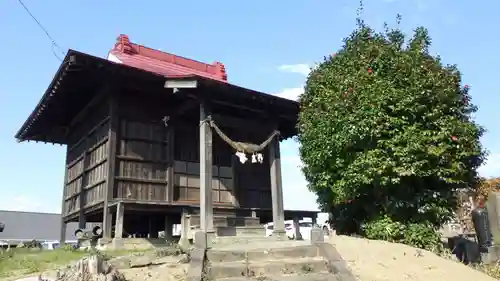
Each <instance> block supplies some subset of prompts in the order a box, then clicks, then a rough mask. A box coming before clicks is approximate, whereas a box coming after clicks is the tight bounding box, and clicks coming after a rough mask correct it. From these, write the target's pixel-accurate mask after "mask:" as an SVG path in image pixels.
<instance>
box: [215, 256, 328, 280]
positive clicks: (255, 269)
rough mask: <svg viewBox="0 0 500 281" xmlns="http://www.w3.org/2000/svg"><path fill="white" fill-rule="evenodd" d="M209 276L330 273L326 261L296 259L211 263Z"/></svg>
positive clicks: (319, 259) (320, 259)
mask: <svg viewBox="0 0 500 281" xmlns="http://www.w3.org/2000/svg"><path fill="white" fill-rule="evenodd" d="M208 268H209V270H208V275H209V277H210V278H212V279H217V278H228V277H242V276H246V277H262V276H280V275H283V274H309V273H321V272H324V273H325V272H328V267H327V264H326V261H325V260H323V259H322V258H296V259H287V260H268V261H260V262H251V263H246V262H241V261H240V262H221V263H210V265H209V267H208Z"/></svg>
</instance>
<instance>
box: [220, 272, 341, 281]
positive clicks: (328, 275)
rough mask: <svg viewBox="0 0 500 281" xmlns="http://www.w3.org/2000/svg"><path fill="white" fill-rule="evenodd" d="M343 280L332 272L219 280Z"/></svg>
mask: <svg viewBox="0 0 500 281" xmlns="http://www.w3.org/2000/svg"><path fill="white" fill-rule="evenodd" d="M256 280H263V281H341V279H340V278H339V275H334V274H332V273H309V274H300V275H297V274H293V275H280V276H265V277H261V278H255V277H246V276H242V277H229V278H219V279H217V281H256Z"/></svg>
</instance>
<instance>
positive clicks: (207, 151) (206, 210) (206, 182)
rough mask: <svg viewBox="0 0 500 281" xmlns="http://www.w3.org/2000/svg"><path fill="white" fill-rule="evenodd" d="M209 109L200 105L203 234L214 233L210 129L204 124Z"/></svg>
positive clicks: (206, 123) (201, 223) (204, 104)
mask: <svg viewBox="0 0 500 281" xmlns="http://www.w3.org/2000/svg"><path fill="white" fill-rule="evenodd" d="M210 114H211V112H210V108H209V107H208V104H206V103H200V228H201V230H202V231H204V232H210V233H212V232H214V231H215V230H214V213H213V202H212V129H211V127H210V124H209V123H208V122H206V121H207V120H208V118H210Z"/></svg>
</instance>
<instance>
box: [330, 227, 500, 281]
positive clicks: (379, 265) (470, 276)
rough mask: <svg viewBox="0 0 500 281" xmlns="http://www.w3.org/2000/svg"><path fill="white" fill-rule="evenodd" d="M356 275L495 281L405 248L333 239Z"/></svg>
mask: <svg viewBox="0 0 500 281" xmlns="http://www.w3.org/2000/svg"><path fill="white" fill-rule="evenodd" d="M328 241H329V242H330V243H332V244H334V245H335V247H336V248H337V250H338V251H339V253H340V254H341V255H342V257H343V258H344V259H345V260H346V262H347V264H348V265H349V268H350V269H351V271H352V272H353V274H354V275H355V276H356V277H357V278H358V279H359V280H361V281H404V280H412V281H424V280H425V281H445V280H450V281H471V280H474V281H494V280H497V279H494V278H491V277H489V276H488V275H486V274H484V273H482V272H479V271H477V270H475V269H472V268H470V267H468V266H466V265H463V264H461V263H458V262H456V261H454V260H449V259H445V258H442V257H439V256H437V255H435V254H433V253H431V252H428V251H423V250H418V249H415V248H412V247H409V246H406V245H402V244H395V243H388V242H384V241H374V240H367V239H362V238H354V237H347V236H332V237H330V238H329V240H328Z"/></svg>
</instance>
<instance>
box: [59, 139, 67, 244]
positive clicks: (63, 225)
mask: <svg viewBox="0 0 500 281" xmlns="http://www.w3.org/2000/svg"><path fill="white" fill-rule="evenodd" d="M68 152H69V148H66V158H65V159H66V160H65V161H64V179H63V190H62V198H61V228H60V230H59V231H60V232H59V245H61V247H62V246H64V245H65V244H66V229H67V227H66V226H67V223H66V221H65V220H64V215H65V214H66V194H67V190H66V185H67V183H68V167H67V164H68Z"/></svg>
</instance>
